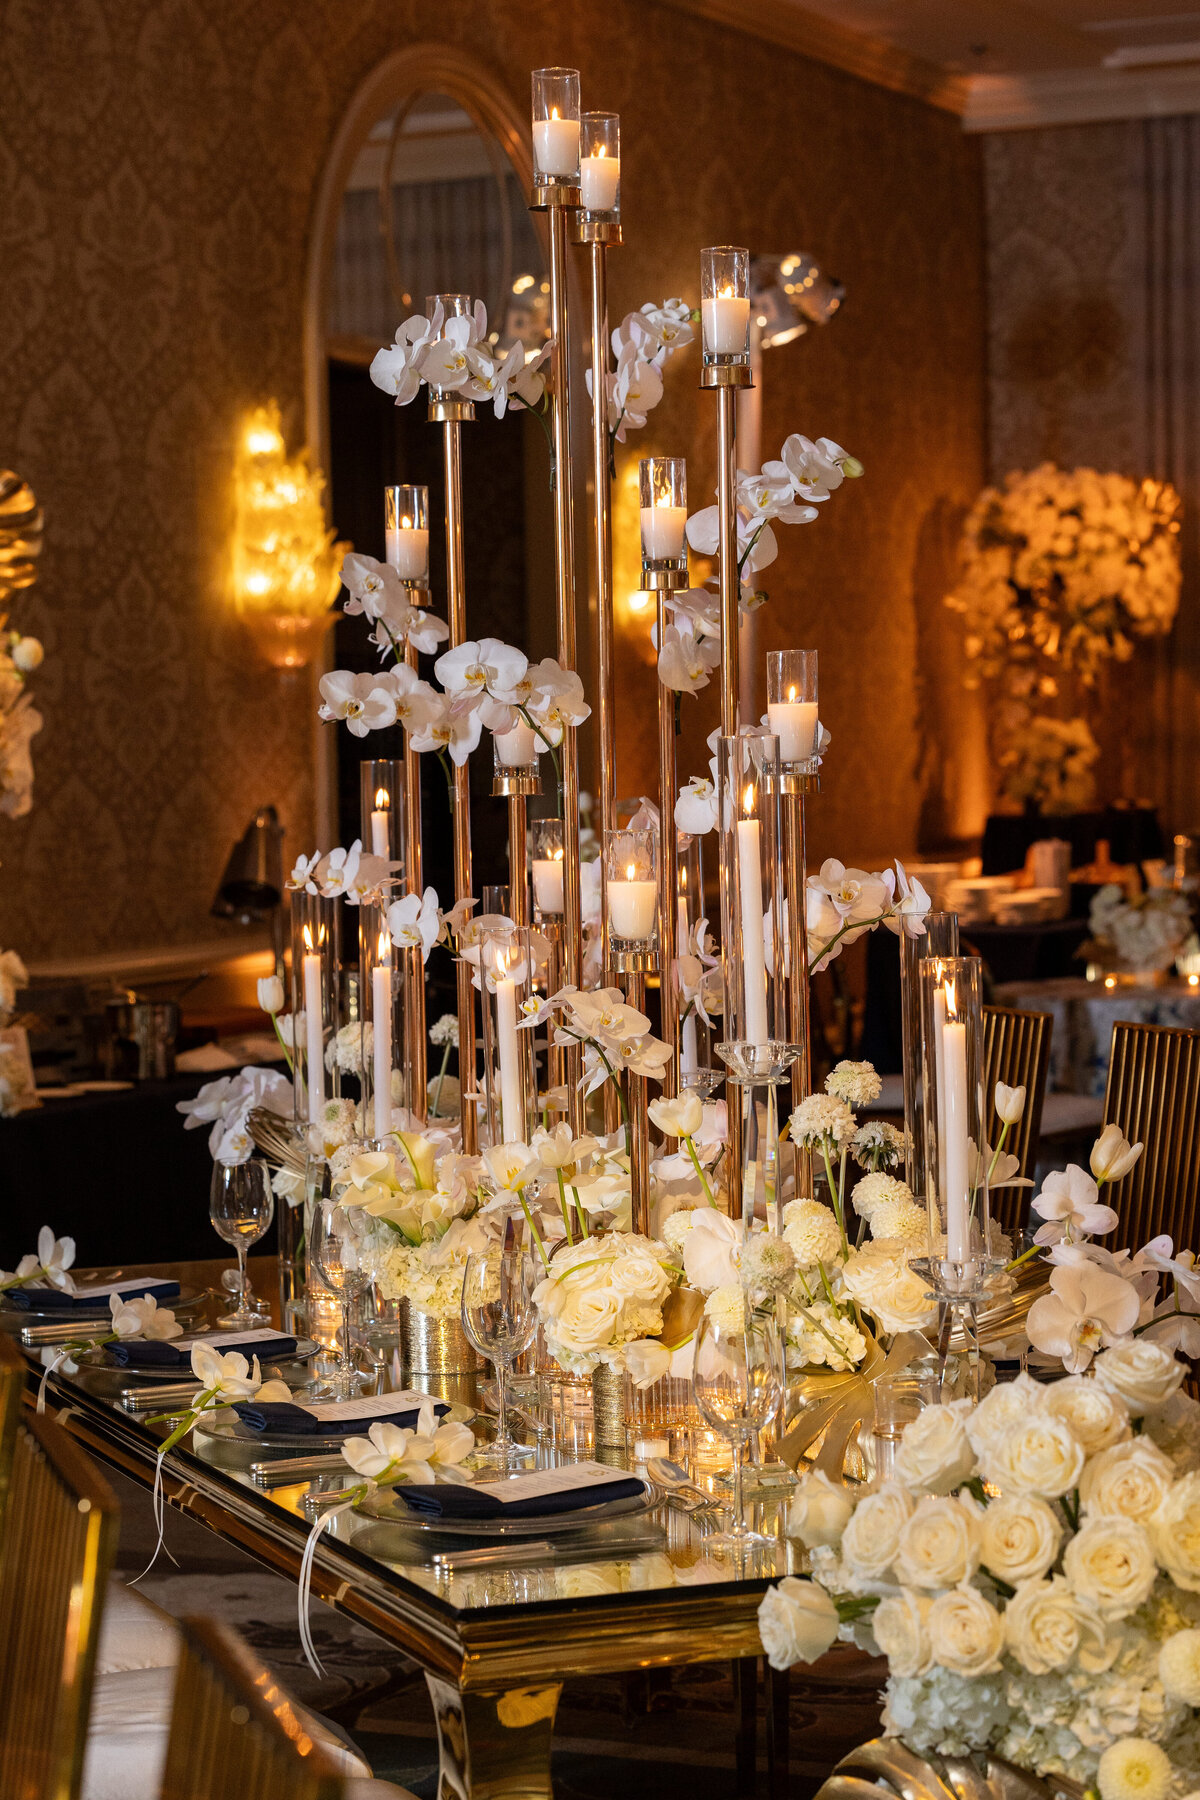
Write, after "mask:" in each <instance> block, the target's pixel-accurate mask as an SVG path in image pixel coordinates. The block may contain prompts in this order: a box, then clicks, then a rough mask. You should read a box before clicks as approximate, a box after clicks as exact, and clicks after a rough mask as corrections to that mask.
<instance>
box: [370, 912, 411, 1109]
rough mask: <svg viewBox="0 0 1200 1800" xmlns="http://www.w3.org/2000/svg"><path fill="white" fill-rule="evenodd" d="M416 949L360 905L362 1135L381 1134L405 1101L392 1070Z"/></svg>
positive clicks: (382, 916) (397, 1061)
mask: <svg viewBox="0 0 1200 1800" xmlns="http://www.w3.org/2000/svg"><path fill="white" fill-rule="evenodd" d="M419 954H420V953H419V952H418V951H414V950H402V949H400V948H399V947H398V946H397V945H395V944H393V942H392V937H391V933H390V932H389V930H388V925H387V915H386V913H385V911H384V909H383V907H382V906H377V905H375V904H374V902H370V901H364V902H363V904H362V905H361V906H360V907H359V909H358V967H359V994H360V996H361V998H360V1002H359V1022H360V1025H361V1029H362V1100H361V1113H362V1135H363V1136H364V1137H367V1138H374V1139H378V1138H384V1137H386V1136H387V1135H388V1133H389V1132H390V1131H391V1129H392V1113H393V1108H394V1106H396V1105H402V1104H403V1103H404V1094H403V1091H402V1088H401V1083H400V1081H399V1080H398V1079H397V1076H396V1071H397V1069H400V1068H402V1067H403V1062H404V1057H403V1050H404V1012H403V994H404V983H405V975H406V972H407V963H408V959H409V958H410V957H412V956H415V955H419Z"/></svg>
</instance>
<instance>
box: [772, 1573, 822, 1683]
mask: <svg viewBox="0 0 1200 1800" xmlns="http://www.w3.org/2000/svg"><path fill="white" fill-rule="evenodd" d="M758 1633H759V1636H760V1637H761V1638H762V1646H763V1649H764V1650H765V1651H766V1653H767V1660H768V1662H769V1663H770V1665H771V1667H772V1668H773V1669H790V1668H791V1667H792V1664H793V1663H798V1662H805V1663H812V1662H816V1660H817V1658H818V1657H819V1656H824V1654H825V1652H826V1650H828V1648H829V1646H830V1644H832V1642H833V1640H834V1638H836V1636H837V1634H838V1615H837V1607H836V1606H835V1605H834V1604H833V1601H832V1600H831V1599H830V1598H829V1595H828V1594H827V1593H826V1592H825V1589H824V1588H823V1587H818V1586H817V1585H816V1583H815V1582H813V1581H799V1580H797V1578H796V1577H795V1576H794V1575H788V1576H785V1578H784V1579H783V1580H782V1581H781V1582H780V1583H779V1584H778V1586H777V1587H769V1588H768V1589H767V1591H766V1593H765V1594H764V1595H763V1597H762V1603H761V1604H760V1606H759V1609H758Z"/></svg>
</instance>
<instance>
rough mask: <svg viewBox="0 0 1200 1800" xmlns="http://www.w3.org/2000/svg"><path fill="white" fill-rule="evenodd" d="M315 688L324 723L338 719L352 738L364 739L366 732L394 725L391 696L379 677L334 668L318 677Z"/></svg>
mask: <svg viewBox="0 0 1200 1800" xmlns="http://www.w3.org/2000/svg"><path fill="white" fill-rule="evenodd" d="M318 686H319V687H320V690H321V705H320V706H319V707H318V709H317V711H318V714H319V716H320V717H321V718H322V719H324V720H325V721H326V723H327V724H329V723H332V722H333V721H334V720H337V719H340V720H342V721H344V723H345V725H346V727H347V729H348V730H350V731H351V732H352V733H353V734H354V736H355V737H366V735H367V733H368V732H369V731H382V730H384V729H385V728H386V727H387V726H388V725H394V724H395V723H396V701H395V697H394V695H393V693H392V690H391V688H390V686H389V685H388V684H387V683H386V682H385V681H384V680H383V679H382V677H381V676H379V675H372V674H366V675H355V674H352V673H351V671H350V670H349V669H334V670H333V671H332V673H331V674H329V675H322V677H321V679H320V682H319V683H318Z"/></svg>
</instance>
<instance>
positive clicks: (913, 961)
mask: <svg viewBox="0 0 1200 1800" xmlns="http://www.w3.org/2000/svg"><path fill="white" fill-rule="evenodd" d="M957 955H958V914H957V913H952V912H931V913H926V915H925V930H924V932H923V933H922V935H921V936H920V937H909V935H908V933H907V932H906V931H902V932H901V933H900V1031H901V1039H902V1046H903V1063H904V1129H905V1141H904V1175H905V1180H906V1181H907V1182H908V1185H909V1187H910V1188H911V1189H912V1191H913V1194H914V1196H915V1197H916V1199H917V1200H918V1201H919V1202H921V1203H922V1204H924V1200H925V1092H924V1087H923V1085H922V1083H923V1077H922V1073H921V1071H922V1069H923V1067H924V1063H925V1039H924V1034H923V1032H922V1029H921V962H922V959H923V958H924V957H928V956H941V957H955V956H957Z"/></svg>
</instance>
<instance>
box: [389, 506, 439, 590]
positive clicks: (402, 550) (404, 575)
mask: <svg viewBox="0 0 1200 1800" xmlns="http://www.w3.org/2000/svg"><path fill="white" fill-rule="evenodd" d="M383 533H384V542H385V543H386V545H387V552H386V555H387V560H388V562H389V563H390V564H391V566H392V568H393V569H395V571H396V573H397V575H399V577H400V579H401V580H402V581H404V582H407V583H408V584H409V585H410V586H412V587H422V588H423V587H428V585H429V489H428V488H427V487H411V486H406V485H400V486H395V487H385V488H384V490H383Z"/></svg>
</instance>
